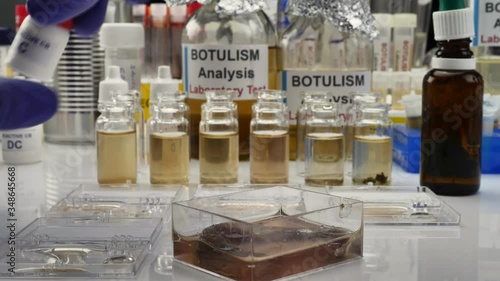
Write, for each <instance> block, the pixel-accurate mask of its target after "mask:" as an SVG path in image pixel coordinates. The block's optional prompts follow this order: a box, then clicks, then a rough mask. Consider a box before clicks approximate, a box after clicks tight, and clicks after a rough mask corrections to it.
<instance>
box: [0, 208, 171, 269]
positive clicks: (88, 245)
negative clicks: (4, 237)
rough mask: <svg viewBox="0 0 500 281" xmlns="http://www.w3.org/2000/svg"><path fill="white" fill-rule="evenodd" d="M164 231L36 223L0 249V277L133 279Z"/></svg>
mask: <svg viewBox="0 0 500 281" xmlns="http://www.w3.org/2000/svg"><path fill="white" fill-rule="evenodd" d="M162 228H163V224H162V219H160V218H149V219H127V218H120V219H118V218H108V219H91V218H39V219H36V220H35V221H33V222H32V223H30V224H29V225H28V226H27V227H25V228H24V229H23V230H21V231H20V232H19V234H18V235H17V239H16V244H15V249H14V251H13V252H14V254H15V274H14V275H11V272H9V271H8V269H9V267H10V266H11V265H10V264H9V261H11V259H10V258H9V254H10V253H11V252H12V250H13V249H12V248H8V245H6V243H4V245H2V246H1V254H2V255H1V258H0V277H9V278H14V277H21V278H28V277H31V278H35V277H36V278H44V277H45V278H47V277H48V278H56V277H57V278H71V277H85V278H118V277H125V278H127V277H134V276H135V275H136V274H137V272H138V271H139V269H140V268H141V266H142V264H143V263H144V261H145V260H146V257H147V256H148V255H150V253H151V249H152V247H153V245H154V244H155V243H156V240H157V238H158V236H159V235H160V233H161V231H162Z"/></svg>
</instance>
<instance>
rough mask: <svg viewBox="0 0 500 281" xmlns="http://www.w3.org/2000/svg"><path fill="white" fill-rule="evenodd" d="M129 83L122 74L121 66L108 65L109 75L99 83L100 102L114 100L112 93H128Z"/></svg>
mask: <svg viewBox="0 0 500 281" xmlns="http://www.w3.org/2000/svg"><path fill="white" fill-rule="evenodd" d="M128 91H129V88H128V83H127V81H125V80H123V79H122V78H121V76H120V67H118V66H110V67H108V71H107V77H106V79H104V80H103V81H101V83H99V102H100V103H105V102H111V101H113V97H112V95H111V94H112V93H117V94H125V93H128Z"/></svg>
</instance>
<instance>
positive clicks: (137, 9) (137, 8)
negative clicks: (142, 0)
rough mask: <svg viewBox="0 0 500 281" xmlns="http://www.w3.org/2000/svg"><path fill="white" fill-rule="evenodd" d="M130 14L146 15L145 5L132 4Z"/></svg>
mask: <svg viewBox="0 0 500 281" xmlns="http://www.w3.org/2000/svg"><path fill="white" fill-rule="evenodd" d="M132 14H133V15H134V16H144V15H146V5H144V4H137V5H133V6H132Z"/></svg>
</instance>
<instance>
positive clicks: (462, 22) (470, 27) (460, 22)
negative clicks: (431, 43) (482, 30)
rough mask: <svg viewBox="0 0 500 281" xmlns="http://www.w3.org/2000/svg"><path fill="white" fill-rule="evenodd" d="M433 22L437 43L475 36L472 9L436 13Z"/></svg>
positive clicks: (433, 15)
mask: <svg viewBox="0 0 500 281" xmlns="http://www.w3.org/2000/svg"><path fill="white" fill-rule="evenodd" d="M432 20H433V21H434V39H436V41H445V40H454V39H462V38H471V37H472V36H474V14H473V12H472V9H471V8H466V9H458V10H450V11H441V12H434V13H433V14H432Z"/></svg>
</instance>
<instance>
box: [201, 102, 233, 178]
mask: <svg viewBox="0 0 500 281" xmlns="http://www.w3.org/2000/svg"><path fill="white" fill-rule="evenodd" d="M235 107H236V106H235V104H234V103H232V102H207V103H205V104H203V106H202V117H201V122H200V128H199V129H200V131H199V132H200V134H199V137H200V140H199V144H200V147H199V151H200V183H201V184H231V183H237V182H238V165H239V153H238V151H239V150H238V131H239V127H238V119H237V118H236V116H235V114H237V113H235Z"/></svg>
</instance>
